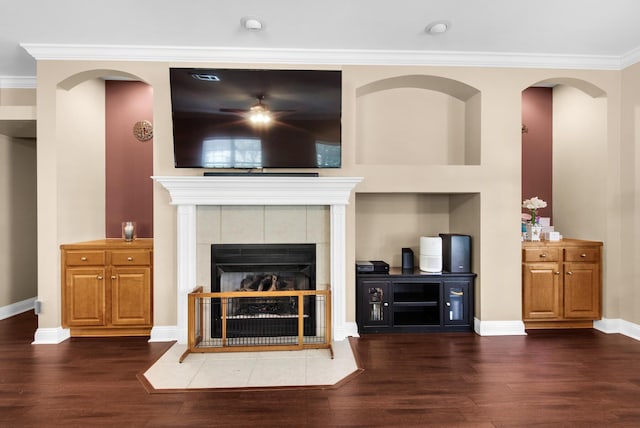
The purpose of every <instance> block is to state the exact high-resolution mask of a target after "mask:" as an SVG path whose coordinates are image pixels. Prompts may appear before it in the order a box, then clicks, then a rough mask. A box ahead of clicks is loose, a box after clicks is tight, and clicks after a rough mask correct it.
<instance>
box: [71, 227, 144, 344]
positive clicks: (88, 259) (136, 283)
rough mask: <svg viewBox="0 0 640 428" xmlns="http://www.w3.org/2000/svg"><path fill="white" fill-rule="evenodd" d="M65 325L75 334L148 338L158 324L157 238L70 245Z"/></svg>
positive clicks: (106, 240) (107, 240)
mask: <svg viewBox="0 0 640 428" xmlns="http://www.w3.org/2000/svg"><path fill="white" fill-rule="evenodd" d="M60 249H61V258H62V326H63V327H65V328H70V329H71V336H148V335H149V334H150V332H151V327H152V322H153V311H152V297H153V288H152V287H153V240H151V239H137V240H135V241H131V242H125V241H123V240H120V239H103V240H97V241H89V242H81V243H77V244H64V245H61V246H60Z"/></svg>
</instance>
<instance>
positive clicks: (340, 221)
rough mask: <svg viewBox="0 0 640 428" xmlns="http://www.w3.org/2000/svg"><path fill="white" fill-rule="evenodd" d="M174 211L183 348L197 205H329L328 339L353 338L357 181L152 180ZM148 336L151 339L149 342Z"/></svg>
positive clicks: (294, 178)
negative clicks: (349, 310)
mask: <svg viewBox="0 0 640 428" xmlns="http://www.w3.org/2000/svg"><path fill="white" fill-rule="evenodd" d="M152 178H153V180H155V181H156V182H157V183H159V184H161V185H162V186H163V187H164V188H165V189H166V190H167V191H168V192H169V196H170V197H171V204H172V205H177V206H178V212H177V271H178V272H177V273H178V275H177V276H178V278H177V305H178V306H177V314H178V315H177V316H178V319H177V326H176V329H177V338H176V339H177V340H178V343H187V295H188V293H189V292H190V291H191V290H193V288H195V286H196V207H197V206H198V205H328V206H330V207H331V210H330V213H331V214H330V215H331V236H330V248H331V250H330V252H331V263H330V264H331V276H330V278H331V298H332V300H331V301H332V336H333V339H334V340H343V339H345V338H346V337H348V336H357V334H358V332H357V327H356V325H355V323H348V322H347V321H346V297H347V296H346V278H347V277H346V205H347V204H348V203H349V198H350V196H351V192H352V191H353V189H354V187H355V186H356V185H357V184H358V183H359V182H360V181H362V178H361V177H309V176H295V175H292V176H269V175H256V176H210V177H206V176H203V177H195V176H154V177H152ZM153 336H154V334H153V331H152V340H153Z"/></svg>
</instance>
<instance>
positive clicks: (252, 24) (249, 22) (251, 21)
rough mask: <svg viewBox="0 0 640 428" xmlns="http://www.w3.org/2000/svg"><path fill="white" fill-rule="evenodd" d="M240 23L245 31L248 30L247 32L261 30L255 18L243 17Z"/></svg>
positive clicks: (260, 24)
mask: <svg viewBox="0 0 640 428" xmlns="http://www.w3.org/2000/svg"><path fill="white" fill-rule="evenodd" d="M240 23H241V24H242V26H243V27H244V28H245V30H249V31H260V30H262V22H260V21H259V20H258V19H256V18H249V17H244V18H242V19H241V20H240Z"/></svg>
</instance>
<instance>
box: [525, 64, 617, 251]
mask: <svg viewBox="0 0 640 428" xmlns="http://www.w3.org/2000/svg"><path fill="white" fill-rule="evenodd" d="M532 91H539V92H540V91H546V95H544V96H546V97H547V101H546V104H547V105H548V111H546V112H544V114H543V115H542V116H543V117H542V118H540V117H538V118H535V119H534V118H533V117H534V115H536V114H538V113H539V112H535V111H533V110H532V108H531V106H528V105H526V103H527V102H528V101H530V99H528V96H529V95H530V94H531V92H532ZM522 114H523V125H525V126H526V132H525V128H523V134H522V144H523V147H522V155H523V157H522V183H523V195H522V197H523V198H528V197H531V196H535V195H534V193H539V194H547V195H549V196H547V198H548V200H549V202H550V205H551V207H550V208H551V209H549V210H548V211H547V212H545V213H543V215H545V216H548V217H551V219H552V226H554V228H555V230H556V231H558V232H560V234H561V235H562V236H563V237H566V238H576V239H592V240H599V241H604V240H605V238H606V204H605V201H606V179H607V177H606V165H605V164H606V159H607V96H606V91H604V90H603V89H601V88H600V87H598V86H597V85H595V84H593V83H591V82H588V81H585V80H582V79H576V78H565V77H557V78H550V79H545V80H542V81H539V82H536V83H535V84H533V85H532V86H531V87H529V88H526V89H525V90H523V108H522ZM545 121H546V122H547V123H546V125H545ZM535 122H537V123H539V124H540V125H541V126H543V127H544V126H546V127H548V131H546V133H545V134H546V135H544V136H540V135H537V136H536V132H537V131H536V129H534V128H532V126H531V123H535ZM541 152H546V153H547V154H546V155H543V156H541V155H540V154H541ZM526 183H537V185H539V186H542V187H545V186H546V190H545V189H540V190H532V189H531V186H529V190H527V191H526V192H527V193H525V186H526ZM543 199H544V198H543Z"/></svg>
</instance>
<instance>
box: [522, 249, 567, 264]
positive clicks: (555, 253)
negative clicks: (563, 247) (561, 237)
mask: <svg viewBox="0 0 640 428" xmlns="http://www.w3.org/2000/svg"><path fill="white" fill-rule="evenodd" d="M558 260H560V251H559V249H558V248H525V249H523V250H522V261H523V262H557V261H558Z"/></svg>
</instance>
